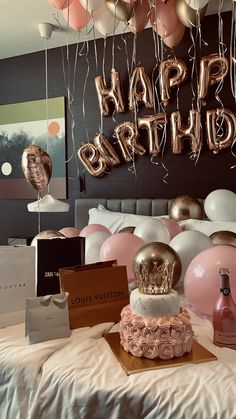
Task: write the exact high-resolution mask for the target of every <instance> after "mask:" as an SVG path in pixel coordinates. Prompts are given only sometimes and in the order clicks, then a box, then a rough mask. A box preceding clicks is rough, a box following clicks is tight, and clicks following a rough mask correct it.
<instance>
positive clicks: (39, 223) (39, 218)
mask: <svg viewBox="0 0 236 419" xmlns="http://www.w3.org/2000/svg"><path fill="white" fill-rule="evenodd" d="M40 199H41V194H40V192H38V200H37V207H38V233H40V231H41V212H40V204H39V201H40Z"/></svg>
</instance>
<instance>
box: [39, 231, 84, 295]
mask: <svg viewBox="0 0 236 419" xmlns="http://www.w3.org/2000/svg"><path fill="white" fill-rule="evenodd" d="M84 258H85V238H84V237H70V238H53V239H38V240H37V279H36V283H37V287H36V293H37V296H42V295H49V294H58V293H60V291H61V290H60V281H59V268H63V267H66V266H74V265H83V264H84Z"/></svg>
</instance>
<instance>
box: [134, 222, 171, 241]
mask: <svg viewBox="0 0 236 419" xmlns="http://www.w3.org/2000/svg"><path fill="white" fill-rule="evenodd" d="M133 234H135V235H136V236H138V237H140V238H141V239H143V240H144V241H145V242H146V243H151V242H162V243H165V244H168V243H169V242H170V233H169V230H168V228H167V227H166V226H165V225H164V224H162V223H161V221H159V220H156V219H154V218H148V219H145V220H142V221H140V223H138V225H137V226H136V227H135V229H134V233H133Z"/></svg>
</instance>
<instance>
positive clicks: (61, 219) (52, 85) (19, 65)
mask: <svg viewBox="0 0 236 419" xmlns="http://www.w3.org/2000/svg"><path fill="white" fill-rule="evenodd" d="M222 17H223V29H224V42H225V45H226V46H227V51H226V54H225V55H226V57H227V58H228V57H229V52H230V29H231V13H230V12H227V13H223V14H222ZM217 31H218V17H217V15H213V16H206V17H204V19H203V21H202V30H201V34H202V38H203V40H204V43H205V45H204V46H202V49H201V51H199V50H198V56H200V55H201V56H203V55H209V54H211V53H218V52H219V40H218V32H217ZM53 36H56V33H54V34H53ZM125 45H127V49H128V55H127V54H126V51H125ZM81 46H82V44H79V52H80V54H79V56H78V60H77V66H76V69H75V66H74V63H75V62H76V47H77V46H76V45H73V46H69V47H64V48H57V49H49V50H48V96H49V97H57V96H65V97H66V98H67V100H66V103H67V106H66V132H67V157H71V155H72V154H73V152H74V153H75V152H76V150H77V149H78V148H79V146H80V143H81V142H86V141H88V139H89V140H90V141H92V140H93V138H94V137H95V135H96V134H97V133H98V132H99V124H100V110H99V107H98V102H97V96H96V90H95V84H94V78H95V77H96V76H97V75H102V74H103V69H104V72H105V74H106V79H107V84H109V78H110V70H111V67H112V64H113V63H114V67H115V69H116V70H117V71H119V72H120V77H121V80H122V87H123V92H124V98H125V103H126V106H127V108H128V87H129V84H128V71H127V57H128V60H129V62H130V63H131V61H132V56H133V57H134V58H135V66H143V67H144V68H145V70H146V73H147V74H148V75H149V77H150V78H151V77H152V71H153V69H154V67H155V66H156V64H157V61H156V56H155V49H154V41H153V33H152V30H151V29H146V30H144V31H143V32H142V33H140V34H138V36H137V40H136V54H133V46H134V41H133V34H131V33H128V34H126V35H123V36H121V35H118V36H116V37H115V38H114V39H113V37H112V36H111V37H109V38H108V39H107V43H106V50H105V54H104V41H103V39H100V40H97V41H96V46H97V57H98V65H97V66H96V60H95V58H96V55H95V52H94V43H93V41H90V42H89V45H88V48H87V45H86V44H85V45H84V48H83V49H82V50H81ZM190 46H191V38H190V34H189V29H186V32H185V36H184V39H183V40H182V41H181V43H180V44H179V46H178V47H176V48H175V49H174V54H175V55H176V57H179V58H182V59H183V60H184V61H185V63H186V64H187V66H188V78H187V80H186V81H185V82H184V83H183V84H182V85H181V86H180V88H179V93H178V98H179V107H180V111H181V116H182V118H183V121H184V122H185V123H186V124H187V117H188V112H189V110H190V109H191V107H192V98H193V95H192V91H191V66H192V62H190V60H189V51H190V50H189V48H190ZM113 47H114V49H113ZM113 51H114V54H113ZM171 56H173V54H172V52H171V50H170V49H168V48H166V51H165V52H164V59H167V58H169V57H171ZM74 69H75V77H74V76H73V74H74ZM154 74H157V70H155V73H154ZM67 87H69V88H70V89H71V90H72V93H73V103H72V105H71V106H70V108H69V107H68V94H67ZM73 88H74V90H73ZM0 92H1V94H0V104H2V105H4V104H10V103H17V102H24V101H29V100H38V99H45V67H44V52H39V53H34V54H27V55H24V56H20V57H14V58H11V59H6V60H1V61H0ZM176 95H177V90H176V89H175V90H174V89H173V91H172V97H171V100H170V103H169V105H168V106H167V108H166V112H167V118H168V119H169V117H170V114H171V112H173V111H175V110H176V109H177V107H176V106H177V105H176ZM220 98H221V100H222V102H223V105H224V107H225V108H228V109H230V110H232V111H234V110H235V100H234V98H233V96H232V93H231V90H230V76H229V75H228V76H227V78H226V79H225V81H224V86H223V89H222V91H221V92H220ZM217 107H219V102H218V101H217V99H216V95H215V86H212V87H211V89H210V91H209V95H208V98H207V100H206V105H205V106H204V107H203V108H202V118H201V122H202V129H203V148H202V151H201V153H200V157H199V159H198V161H197V163H196V162H194V161H193V160H191V159H190V157H189V152H190V151H191V150H190V147H189V143H188V142H186V145H185V146H184V152H183V153H182V154H181V155H174V154H173V153H172V150H171V146H170V124H168V126H167V138H166V144H165V148H164V152H163V154H162V156H159V157H158V158H155V163H158V164H154V162H152V161H151V157H150V156H149V155H148V154H147V155H145V156H142V157H136V158H135V172H136V175H134V174H132V172H131V171H130V170H129V167H130V166H131V164H129V163H126V162H124V160H122V155H121V154H120V151H119V149H118V148H117V144H115V139H114V137H113V133H114V128H115V126H116V125H117V124H118V123H120V122H124V121H132V120H133V115H132V114H131V113H129V112H128V111H127V112H126V113H125V114H119V115H117V114H114V115H113V117H112V116H110V117H105V118H104V122H103V128H104V129H103V132H104V134H105V135H106V136H107V138H108V139H109V140H110V141H111V143H112V144H113V146H114V149H115V150H116V151H117V153H118V154H119V156H120V158H121V161H122V164H121V165H119V166H117V167H113V168H112V169H111V170H110V172H109V173H107V174H106V175H104V176H102V177H101V178H94V177H92V176H91V175H90V174H88V172H87V171H86V170H85V169H84V167H83V166H82V165H81V163H80V162H78V160H77V157H76V155H74V157H72V158H71V159H70V161H69V162H68V163H67V172H68V201H67V202H69V203H70V205H71V207H70V211H69V213H54V214H53V213H52V214H47V213H42V214H41V231H42V230H47V229H56V230H58V229H60V228H62V227H65V226H72V225H73V224H74V200H75V198H77V197H79V196H85V197H86V196H87V197H106V198H113V197H118V198H125V197H131V198H132V197H133V198H138V197H147V198H154V197H156V198H163V197H168V198H170V197H175V196H178V195H180V194H183V193H184V194H190V195H192V196H195V197H201V198H204V197H206V196H207V194H208V193H209V192H211V191H212V190H214V189H218V188H225V189H230V190H232V191H234V192H236V182H235V170H236V169H231V166H233V165H234V164H236V158H235V157H234V155H233V153H232V152H231V151H230V148H228V149H225V150H222V151H221V152H219V153H218V154H213V153H212V151H210V150H209V149H208V146H207V143H206V140H205V138H206V136H205V110H206V109H215V108H217ZM71 113H72V114H73V115H71ZM152 113H154V112H152V110H151V111H150V110H147V109H145V108H144V107H140V115H145V114H152ZM73 125H74V130H73V133H74V135H73V136H72V126H73ZM140 143H142V144H143V145H144V146H145V148H147V147H146V146H147V136H146V133H145V131H144V130H142V131H140ZM20 158H21V156H19V159H20ZM78 169H79V170H78ZM28 202H29V201H25V200H7V201H6V200H1V201H0V237H1V242H0V244H4V243H5V242H6V239H7V237H9V236H14V235H31V236H34V235H36V234H37V233H38V227H39V226H38V222H39V220H38V215H37V214H34V213H29V212H28V211H27V207H26V205H27V203H28Z"/></svg>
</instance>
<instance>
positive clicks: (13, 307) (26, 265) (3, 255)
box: [0, 246, 35, 327]
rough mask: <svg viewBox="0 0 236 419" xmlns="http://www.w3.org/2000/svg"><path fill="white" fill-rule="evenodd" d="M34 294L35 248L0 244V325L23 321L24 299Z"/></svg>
mask: <svg viewBox="0 0 236 419" xmlns="http://www.w3.org/2000/svg"><path fill="white" fill-rule="evenodd" d="M34 296H35V248H34V247H30V246H0V327H5V326H10V325H14V324H18V323H23V322H24V320H25V300H26V298H28V297H34Z"/></svg>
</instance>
